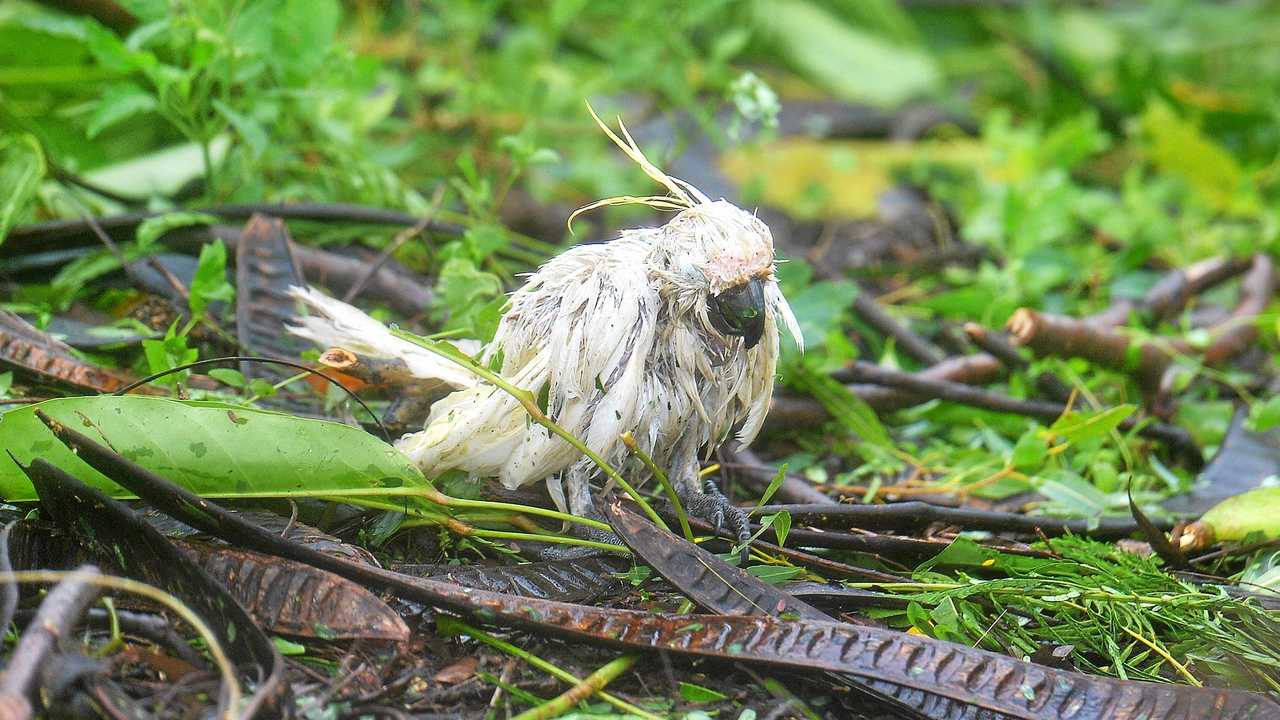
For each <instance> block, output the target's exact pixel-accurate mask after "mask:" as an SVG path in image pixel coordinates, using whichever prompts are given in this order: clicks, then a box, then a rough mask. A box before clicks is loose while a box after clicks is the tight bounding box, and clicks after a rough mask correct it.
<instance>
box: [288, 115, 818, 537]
mask: <svg viewBox="0 0 1280 720" xmlns="http://www.w3.org/2000/svg"><path fill="white" fill-rule="evenodd" d="M593 116H594V113H593ZM599 122H600V121H599V119H598V118H597V123H599ZM601 128H603V129H604V130H605V132H606V133H608V135H609V137H610V138H611V139H612V140H613V141H614V142H615V143H616V144H617V145H618V146H619V147H621V148H622V149H623V151H624V152H626V153H627V155H628V156H629V157H631V158H632V159H633V160H634V161H636V162H637V163H638V164H639V165H640V166H641V168H643V169H644V171H645V172H646V174H648V175H649V176H650V177H651V178H653V179H654V180H656V181H657V182H659V183H661V184H662V185H663V186H664V187H665V188H666V190H667V191H668V193H669V195H667V196H662V197H649V198H630V197H628V198H615V199H612V200H607V201H601V202H599V203H595V204H593V205H591V206H588V207H587V208H584V210H586V209H590V208H593V207H597V206H600V205H604V204H617V203H622V202H640V203H643V204H647V205H650V206H654V207H657V208H660V209H664V210H674V211H676V214H675V216H674V217H673V218H672V219H671V220H670V221H669V222H668V223H667V224H666V225H663V226H662V227H658V228H643V229H636V230H627V231H624V232H623V233H621V235H620V236H619V237H618V238H616V239H614V240H612V241H610V242H607V243H601V244H590V245H580V246H577V247H574V248H572V249H570V250H568V251H566V252H564V253H563V254H561V255H559V256H558V257H556V258H554V259H552V260H550V261H549V262H547V263H546V264H545V265H543V266H542V267H541V268H539V269H538V271H537V272H535V273H533V274H532V275H530V276H529V277H528V279H527V282H525V284H524V286H523V287H521V288H520V289H518V290H516V291H515V293H513V294H512V296H511V299H510V302H509V304H508V306H507V308H506V310H505V312H504V314H503V316H502V319H501V321H500V323H499V326H498V331H497V334H496V335H495V337H494V338H493V340H492V341H491V342H489V343H488V344H487V345H485V346H484V347H483V349H482V350H480V351H479V353H478V355H479V360H480V361H481V362H482V363H484V364H488V363H490V362H493V361H495V359H496V361H497V362H498V363H500V373H501V375H502V376H503V378H504V379H505V380H507V381H508V382H510V383H511V384H513V385H515V386H517V387H520V388H524V389H527V390H529V391H530V392H532V393H533V394H534V395H535V396H536V397H539V398H545V408H546V413H547V415H548V416H549V417H550V418H551V419H552V420H554V421H555V422H556V423H558V424H559V425H560V426H562V427H563V428H565V429H566V430H568V431H569V432H570V433H572V434H573V435H575V436H576V437H578V438H580V439H581V440H583V441H584V442H585V443H586V445H587V446H588V447H590V448H591V449H592V450H594V451H595V452H596V453H598V454H599V455H600V456H601V457H603V458H604V459H606V460H608V461H609V462H610V463H612V464H613V465H614V467H622V466H623V464H624V462H625V461H626V460H627V457H628V450H627V448H626V447H625V446H624V444H623V442H622V440H621V438H620V436H621V435H622V434H623V433H625V432H631V433H632V435H633V436H634V438H635V440H636V443H637V444H638V445H639V447H640V448H642V449H643V450H645V451H647V452H648V453H649V454H650V455H651V456H652V457H653V459H654V460H655V462H656V463H657V464H658V466H659V467H663V468H665V469H667V471H668V473H669V476H670V477H671V479H672V481H673V482H674V483H675V485H676V488H677V490H678V491H679V494H680V496H681V498H682V500H683V501H684V503H685V504H686V506H687V507H688V508H689V511H690V513H691V514H694V515H700V516H702V517H705V518H707V519H713V520H714V521H716V523H717V524H719V521H720V520H721V519H722V518H724V519H727V520H728V521H729V524H730V526H731V527H732V528H733V529H734V530H735V531H737V532H738V534H739V535H740V536H743V535H744V534H745V533H746V530H747V525H746V518H745V515H743V514H742V513H741V511H737V510H736V508H732V507H731V506H729V505H728V503H727V501H725V499H724V497H723V496H721V495H719V493H718V491H714V490H713V491H712V493H711V494H710V495H707V494H704V491H703V487H702V486H701V485H700V484H699V482H698V464H699V459H700V457H702V453H709V452H710V451H711V450H712V449H714V447H716V446H717V445H718V444H720V443H722V442H724V441H726V440H728V439H729V438H730V437H734V438H736V439H737V440H738V441H740V442H742V443H749V442H751V440H752V439H753V438H754V437H755V436H756V434H757V433H758V432H759V430H760V427H761V424H762V422H763V421H764V416H765V413H766V412H767V411H768V409H769V402H770V397H771V395H772V393H773V383H774V374H775V369H776V366H777V361H778V354H779V326H780V325H781V326H785V327H786V329H787V331H788V333H789V334H790V335H791V336H792V337H793V338H794V339H795V340H796V341H797V343H801V342H802V340H801V336H800V331H799V327H798V325H797V323H796V320H795V317H794V316H793V315H792V313H791V309H790V307H789V306H788V305H787V301H786V299H785V298H784V297H783V295H782V292H781V291H780V289H779V287H778V283H777V280H776V279H775V277H774V254H773V239H772V237H771V235H770V233H769V229H768V228H767V227H765V225H764V223H762V222H761V221H760V220H759V219H757V218H756V217H755V216H754V215H752V214H751V213H748V212H746V211H744V210H742V209H741V208H738V207H736V206H734V205H733V204H731V203H729V202H727V201H724V200H719V201H712V200H710V199H709V198H707V197H706V196H705V195H703V194H702V193H701V192H699V191H698V190H697V189H696V188H694V187H692V186H691V185H689V184H687V183H684V182H683V181H680V180H678V179H675V178H671V177H668V176H667V175H665V174H664V173H662V172H661V171H660V170H658V168H656V167H655V166H654V165H652V164H651V163H650V162H649V161H648V160H647V159H646V158H645V157H644V155H643V153H641V152H640V150H639V148H638V147H637V146H636V144H635V142H634V141H633V140H632V139H631V136H630V135H629V134H628V133H627V131H626V128H625V127H622V135H623V136H624V137H625V138H626V139H625V141H624V140H623V139H621V138H619V137H618V136H617V135H616V134H614V133H613V132H612V131H611V130H609V129H608V128H607V127H606V126H605V125H603V123H601ZM579 212H581V211H579ZM295 295H296V296H297V297H298V298H299V299H301V300H303V301H304V302H305V303H306V304H307V305H308V306H309V307H310V309H311V310H312V311H313V312H315V313H317V314H316V315H312V316H310V317H307V318H304V319H302V320H301V321H300V324H299V325H297V326H295V327H293V328H292V331H293V332H295V333H297V334H299V335H301V336H303V337H306V338H309V339H310V340H312V341H313V342H316V343H317V344H320V345H325V346H339V347H345V348H347V349H349V350H352V351H353V352H356V353H357V354H363V355H367V356H372V357H384V358H388V357H389V358H399V359H401V360H403V361H405V363H406V364H407V365H408V367H409V369H410V370H411V371H412V372H413V373H414V374H415V375H416V376H418V377H421V378H423V380H424V382H436V383H445V384H447V385H449V386H450V387H453V388H456V390H455V391H454V392H453V393H452V394H450V395H448V396H446V397H444V398H443V399H442V400H440V401H438V402H436V403H435V404H434V405H433V406H432V407H431V412H430V416H429V418H428V420H427V422H426V426H425V428H424V429H423V430H421V431H419V432H414V433H410V434H407V435H405V436H404V437H402V438H400V440H399V441H398V442H397V443H396V447H397V448H399V449H400V450H401V451H402V452H404V453H405V454H406V455H408V456H409V457H410V458H412V460H413V461H414V462H416V463H417V464H418V465H419V466H420V467H421V468H422V470H423V471H424V472H425V473H426V474H427V475H428V476H429V477H430V476H433V475H436V474H438V473H441V472H443V471H446V470H451V469H457V470H462V471H465V472H467V473H468V474H469V475H470V476H472V477H473V478H477V479H479V478H497V479H498V480H500V481H501V482H502V484H503V485H505V486H506V487H507V488H511V489H514V488H517V487H520V486H522V485H526V484H529V483H532V482H536V481H545V482H546V484H547V489H548V491H549V492H550V494H551V497H552V498H553V500H554V501H555V502H556V504H557V505H558V506H559V507H560V508H561V510H566V509H567V510H568V511H569V512H572V513H574V514H576V515H580V516H591V515H595V512H594V509H593V507H592V501H591V495H590V486H589V480H590V479H591V477H592V476H593V475H594V474H596V468H595V467H594V465H593V464H592V462H591V460H589V459H588V458H586V457H584V456H583V455H582V454H581V453H579V452H578V451H577V450H576V449H574V448H573V447H572V446H571V445H570V444H568V443H567V442H565V441H564V440H563V439H561V438H559V437H556V436H555V435H553V434H551V433H550V432H548V431H547V430H546V428H544V427H542V426H541V425H538V424H536V423H532V422H530V421H529V419H528V417H527V416H526V414H525V411H524V409H523V408H522V407H521V405H520V404H519V402H518V401H517V400H515V399H514V398H512V397H511V396H510V395H509V394H507V393H506V392H504V391H503V390H501V389H499V388H497V387H495V386H493V385H490V384H488V383H486V382H482V381H480V380H478V379H477V378H476V377H474V376H473V375H471V374H470V373H468V372H467V371H466V370H464V369H463V368H462V367H460V366H458V365H455V364H453V363H452V362H451V361H449V360H446V359H444V358H442V357H440V356H437V355H434V354H432V353H430V352H428V351H426V350H424V349H422V348H420V347H418V346H416V345H414V344H412V343H410V342H408V341H405V340H402V339H400V338H398V337H396V336H394V335H392V334H391V333H390V332H388V331H387V329H386V328H385V327H383V326H382V325H381V324H380V323H378V322H377V321H375V320H373V319H371V318H369V317H368V316H366V315H365V314H364V313H362V312H361V311H359V310H357V309H355V308H353V307H351V306H349V305H346V304H345V303H341V302H340V301H337V300H334V299H332V298H329V297H327V296H325V295H322V294H320V293H318V292H316V291H314V290H310V289H296V290H295ZM462 349H463V350H464V352H469V353H470V352H474V351H475V346H474V345H472V346H463V347H462Z"/></svg>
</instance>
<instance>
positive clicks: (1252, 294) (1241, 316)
mask: <svg viewBox="0 0 1280 720" xmlns="http://www.w3.org/2000/svg"><path fill="white" fill-rule="evenodd" d="M1275 293H1276V274H1275V268H1274V267H1273V264H1272V262H1271V258H1270V257H1269V256H1267V255H1264V254H1262V253H1259V254H1257V255H1254V256H1253V260H1252V261H1251V263H1250V265H1249V272H1248V273H1247V274H1245V276H1244V278H1242V279H1241V281H1240V301H1239V302H1238V303H1237V304H1236V307H1235V310H1232V311H1231V317H1230V318H1228V319H1227V320H1226V321H1225V322H1223V323H1221V324H1220V325H1218V326H1217V327H1216V328H1213V329H1211V330H1210V334H1211V336H1212V337H1213V340H1212V341H1210V343H1209V347H1207V348H1205V351H1204V361H1205V363H1206V364H1208V365H1221V364H1222V363H1224V362H1227V361H1228V360H1230V359H1232V358H1234V357H1235V356H1237V355H1239V354H1240V353H1242V352H1244V351H1245V350H1247V349H1248V348H1249V346H1250V345H1251V344H1252V343H1253V341H1254V340H1256V339H1257V337H1258V326H1257V320H1258V315H1260V314H1261V313H1262V312H1263V311H1264V310H1266V308H1267V305H1268V304H1270V303H1271V298H1272V297H1273V296H1274V295H1275Z"/></svg>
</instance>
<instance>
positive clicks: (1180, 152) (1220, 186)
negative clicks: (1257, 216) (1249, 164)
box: [1142, 101, 1256, 212]
mask: <svg viewBox="0 0 1280 720" xmlns="http://www.w3.org/2000/svg"><path fill="white" fill-rule="evenodd" d="M1142 130H1143V132H1144V134H1145V135H1146V137H1147V139H1148V141H1149V147H1148V149H1147V152H1148V154H1149V155H1150V156H1151V161H1152V162H1153V163H1154V164H1155V165H1156V167H1158V168H1159V169H1160V170H1161V171H1163V172H1166V173H1169V174H1171V175H1175V176H1177V177H1179V178H1182V179H1183V180H1184V181H1185V182H1186V183H1187V185H1189V186H1190V187H1191V189H1192V190H1194V191H1195V193H1196V194H1197V195H1198V196H1199V197H1200V198H1201V199H1202V200H1204V202H1206V203H1207V204H1208V205H1209V206H1210V207H1212V208H1214V209H1217V210H1227V211H1241V212H1247V211H1250V210H1252V209H1254V208H1255V207H1256V198H1255V196H1254V195H1253V192H1252V189H1251V188H1250V187H1249V184H1248V182H1247V178H1246V176H1245V174H1244V171H1243V170H1242V169H1241V167H1240V163H1239V162H1238V161H1237V160H1236V159H1235V157H1233V156H1232V155H1231V153H1229V152H1227V150H1226V149H1225V148H1223V147H1222V146H1221V145H1220V144H1218V143H1217V142H1215V141H1214V140H1213V139H1211V138H1209V137H1207V136H1206V135H1205V134H1204V133H1202V132H1201V131H1200V128H1198V127H1196V126H1195V125H1194V124H1192V123H1190V122H1188V121H1186V120H1184V119H1182V118H1181V117H1179V116H1178V115H1177V113H1175V112H1174V111H1173V108H1171V107H1169V105H1168V104H1167V103H1164V102H1160V101H1153V102H1152V103H1151V104H1150V105H1148V106H1147V110H1146V112H1144V113H1143V115H1142Z"/></svg>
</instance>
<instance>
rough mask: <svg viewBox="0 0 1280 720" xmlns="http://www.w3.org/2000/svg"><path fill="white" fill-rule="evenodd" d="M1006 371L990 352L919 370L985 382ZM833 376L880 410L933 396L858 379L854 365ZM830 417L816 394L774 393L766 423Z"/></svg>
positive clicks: (804, 423)
mask: <svg viewBox="0 0 1280 720" xmlns="http://www.w3.org/2000/svg"><path fill="white" fill-rule="evenodd" d="M1004 373H1005V370H1004V366H1003V365H1002V364H1001V363H1000V361H999V360H997V359H996V358H995V357H993V356H991V355H988V354H986V353H980V354H977V355H964V356H961V357H953V358H948V359H946V360H943V361H942V362H940V363H938V364H937V365H931V366H929V367H927V368H925V369H923V370H921V371H919V372H917V373H915V374H916V375H917V376H918V377H921V378H926V379H930V380H950V381H954V382H960V383H968V384H974V385H981V384H984V383H988V382H992V381H995V380H998V379H999V378H1000V377H1002V376H1003V375H1004ZM832 377H834V378H836V379H837V380H839V381H841V382H846V383H847V382H851V381H854V382H855V384H853V385H848V386H847V387H848V388H849V391H850V392H852V393H853V394H854V395H857V396H858V397H859V398H860V399H861V400H862V401H863V402H865V403H867V404H868V405H870V406H871V408H872V409H874V410H877V411H879V412H890V411H893V410H901V409H902V408H906V407H911V406H912V405H919V404H921V403H924V402H928V401H929V400H930V399H931V397H930V396H929V395H921V394H920V393H916V392H912V391H910V390H904V389H902V388H897V387H888V386H885V385H876V384H870V383H856V380H857V378H856V375H855V373H854V371H853V370H852V369H844V370H839V371H837V372H835V373H832ZM830 417H831V416H830V414H829V413H828V412H827V409H826V408H825V407H823V405H822V403H820V402H818V401H817V400H815V399H813V398H809V397H793V396H788V395H774V397H773V401H772V404H771V406H770V409H769V415H768V417H767V418H766V421H765V427H766V428H770V429H778V428H783V427H787V428H810V427H816V426H818V425H821V424H822V423H824V422H826V421H827V420H828V419H829V418H830Z"/></svg>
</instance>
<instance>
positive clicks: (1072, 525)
mask: <svg viewBox="0 0 1280 720" xmlns="http://www.w3.org/2000/svg"><path fill="white" fill-rule="evenodd" d="M783 510H785V511H787V512H788V513H790V514H791V520H792V522H795V523H804V524H806V525H815V526H818V527H826V528H833V529H846V528H851V527H857V528H860V529H874V530H893V531H900V532H909V531H916V530H921V529H923V528H926V527H928V526H929V525H932V524H933V523H944V524H946V525H954V526H956V527H960V528H964V529H967V530H990V531H992V532H1002V531H1003V532H1019V533H1026V534H1038V533H1041V532H1043V533H1044V534H1046V535H1050V536H1054V535H1062V534H1064V533H1073V534H1076V535H1087V536H1089V537H1103V538H1116V537H1124V536H1126V535H1129V534H1131V533H1133V532H1136V531H1137V530H1138V529H1139V528H1138V525H1137V523H1135V522H1134V521H1133V520H1130V519H1127V518H1126V519H1123V520H1121V519H1107V518H1104V519H1103V520H1102V521H1101V522H1100V523H1098V524H1097V525H1096V526H1092V527H1091V526H1090V524H1089V522H1088V521H1085V520H1065V519H1062V518H1051V517H1035V516H1032V515H1022V514H1020V513H1009V512H996V511H992V510H975V509H972V508H952V507H945V506H942V505H933V504H930V503H924V502H919V501H915V500H912V501H908V502H900V503H888V504H885V505H850V504H846V503H842V504H840V505H764V506H761V507H760V510H759V512H760V513H766V514H767V513H775V512H780V511H783ZM1165 527H1166V528H1167V527H1168V526H1167V525H1166V526H1165ZM791 532H792V533H793V534H794V533H795V532H796V530H794V529H793V530H792V531H791Z"/></svg>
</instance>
